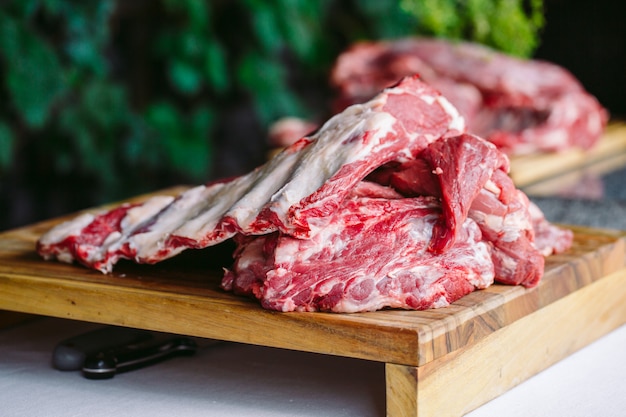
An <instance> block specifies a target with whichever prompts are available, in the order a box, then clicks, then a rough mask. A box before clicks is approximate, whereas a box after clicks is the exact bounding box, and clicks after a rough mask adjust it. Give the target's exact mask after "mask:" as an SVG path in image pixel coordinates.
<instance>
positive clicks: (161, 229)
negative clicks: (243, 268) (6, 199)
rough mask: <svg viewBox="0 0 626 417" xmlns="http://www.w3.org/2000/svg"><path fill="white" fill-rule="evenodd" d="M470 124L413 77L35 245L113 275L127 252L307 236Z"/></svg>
mask: <svg viewBox="0 0 626 417" xmlns="http://www.w3.org/2000/svg"><path fill="white" fill-rule="evenodd" d="M464 128H465V125H464V122H463V118H461V117H460V116H459V114H458V112H457V111H456V109H455V108H454V107H453V106H452V105H451V104H450V103H449V102H448V101H447V100H446V99H445V98H443V97H442V96H441V95H440V94H439V92H438V91H436V90H435V89H433V88H432V87H430V86H429V85H427V84H425V83H423V82H422V81H421V80H420V79H419V78H418V77H416V76H413V77H407V78H405V79H403V80H402V81H401V82H399V83H398V84H397V85H395V86H394V87H392V88H389V89H386V90H385V91H383V92H382V93H381V94H379V95H377V96H376V97H374V98H373V99H372V100H370V101H368V102H366V103H364V104H358V105H353V106H350V107H348V108H347V109H345V110H344V111H343V112H342V113H340V114H337V115H336V116H334V117H333V118H331V119H330V120H329V121H328V122H326V123H325V124H324V125H323V126H322V127H321V128H320V129H319V130H318V131H317V132H315V133H314V134H312V135H311V136H308V137H304V138H302V139H301V140H299V141H298V142H296V143H294V144H293V145H291V146H290V147H288V148H287V149H285V150H284V151H283V152H281V153H280V154H278V155H276V156H275V157H274V158H272V159H271V160H270V161H269V162H268V163H266V164H265V165H263V166H262V167H259V168H258V169H256V170H254V171H252V172H250V173H249V174H247V175H244V176H241V177H238V178H235V179H233V180H230V181H227V182H219V183H215V184H211V185H207V186H198V187H195V188H193V189H190V190H188V191H186V192H184V193H182V194H181V195H179V196H177V197H176V198H170V197H157V198H154V199H152V200H150V201H149V202H148V203H145V204H142V205H136V206H123V207H120V208H119V209H117V211H116V213H115V215H113V214H110V213H107V214H102V215H98V216H93V215H85V216H81V217H79V218H77V219H75V220H73V221H70V222H69V223H67V224H63V225H60V226H58V227H57V228H54V229H52V230H51V231H49V232H48V233H46V234H45V235H44V236H42V237H41V239H40V240H39V242H38V251H39V253H40V254H41V255H42V256H43V257H45V258H48V259H50V258H58V259H60V260H64V261H72V260H76V261H78V262H81V263H83V264H84V265H87V266H89V267H92V268H95V269H98V270H100V271H102V272H110V271H111V269H112V268H113V265H114V264H115V263H116V262H117V261H118V260H119V259H120V258H127V259H132V260H134V261H136V262H140V263H154V262H158V261H161V260H163V259H166V258H168V257H171V256H174V255H176V254H178V253H179V252H180V251H182V250H184V249H187V248H202V247H206V246H209V245H213V244H216V243H219V242H221V241H223V240H225V239H228V238H230V237H232V236H233V235H235V234H236V233H243V234H252V235H259V234H266V233H270V232H273V231H276V230H280V231H281V232H283V233H286V234H289V235H291V236H294V237H298V238H306V237H308V235H309V233H310V232H311V230H312V229H315V228H316V227H322V226H323V225H324V223H325V222H326V221H327V219H328V217H329V215H330V214H332V213H333V212H334V211H335V210H336V209H337V207H339V205H340V204H341V203H342V201H343V199H344V197H345V195H346V194H347V193H348V192H349V191H350V190H351V189H352V188H353V187H354V186H355V185H356V184H357V183H358V182H359V181H361V180H362V179H363V178H364V177H365V176H367V175H368V174H369V173H370V172H372V171H373V170H374V169H376V168H377V167H379V166H381V165H383V164H386V163H389V162H393V161H397V162H403V161H407V160H410V159H412V158H413V157H415V155H416V154H417V153H419V152H420V151H421V150H422V149H424V148H425V147H426V146H427V145H428V144H429V143H431V142H433V141H435V140H438V139H439V138H441V137H447V136H452V135H455V134H458V133H460V132H462V131H463V130H464Z"/></svg>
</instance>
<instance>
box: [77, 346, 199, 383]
mask: <svg viewBox="0 0 626 417" xmlns="http://www.w3.org/2000/svg"><path fill="white" fill-rule="evenodd" d="M197 349H198V347H197V345H196V343H195V342H194V341H193V340H192V339H190V338H187V337H181V336H169V337H166V338H156V339H155V340H149V341H147V342H143V343H137V344H132V345H127V346H124V347H121V348H117V349H111V350H105V351H100V352H98V353H96V354H93V355H90V356H88V357H87V358H86V359H85V363H84V365H83V376H85V378H88V379H109V378H113V377H114V376H115V374H117V373H120V372H126V371H130V370H133V369H138V368H142V367H144V366H148V365H152V364H155V363H158V362H161V361H163V360H165V359H168V358H171V357H173V356H179V355H183V356H190V355H193V354H194V353H195V352H196V351H197Z"/></svg>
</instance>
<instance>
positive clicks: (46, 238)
mask: <svg viewBox="0 0 626 417" xmlns="http://www.w3.org/2000/svg"><path fill="white" fill-rule="evenodd" d="M94 218H95V215H94V214H91V213H85V214H82V215H80V216H78V217H76V218H74V219H72V220H69V221H66V222H63V223H61V224H59V225H57V226H55V227H53V228H52V229H50V230H49V231H48V232H47V233H45V234H44V235H43V236H41V238H40V240H39V241H40V243H41V244H42V245H53V244H55V243H58V242H61V241H63V240H65V239H66V238H68V237H69V236H74V235H79V234H80V232H81V231H82V230H83V229H84V228H85V227H87V226H88V225H89V223H91V222H92V221H93V219H94Z"/></svg>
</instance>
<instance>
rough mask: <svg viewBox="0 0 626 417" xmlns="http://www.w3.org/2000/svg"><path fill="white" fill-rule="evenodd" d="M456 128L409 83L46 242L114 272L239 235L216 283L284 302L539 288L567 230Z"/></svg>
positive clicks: (424, 88) (302, 304) (347, 304)
mask: <svg viewBox="0 0 626 417" xmlns="http://www.w3.org/2000/svg"><path fill="white" fill-rule="evenodd" d="M463 129H464V124H463V119H462V118H461V117H460V116H459V114H458V112H457V111H456V110H455V108H454V107H453V106H452V105H451V104H450V103H449V102H448V101H446V99H444V98H443V97H442V96H441V95H439V93H438V92H437V91H436V90H434V89H433V88H432V87H430V86H429V85H427V84H425V83H423V82H422V81H421V80H420V79H419V78H418V77H417V76H412V77H408V78H405V79H403V80H402V81H401V82H400V83H399V84H397V85H396V86H394V87H391V88H389V89H386V90H385V91H383V92H382V93H381V94H379V95H378V96H376V97H375V98H374V99H372V100H370V101H368V102H366V103H364V104H356V105H353V106H350V107H348V108H347V109H345V110H344V111H343V112H342V113H340V114H338V115H336V116H335V117H333V118H331V119H330V120H329V121H328V122H327V123H325V124H324V125H323V126H322V127H321V128H320V129H319V130H318V131H317V132H316V133H314V134H311V135H310V136H305V137H303V138H302V139H300V140H299V141H297V142H295V143H294V144H292V145H291V146H289V147H288V148H286V149H285V150H284V151H283V152H281V153H279V154H278V155H276V156H275V157H274V158H272V159H271V160H270V161H268V163H267V164H265V165H264V166H262V167H259V168H258V169H256V170H254V171H252V172H250V173H249V174H247V175H244V176H241V177H237V178H234V179H230V180H225V181H220V182H216V183H213V184H207V185H202V186H198V187H194V188H191V189H189V190H187V191H185V192H183V193H181V194H180V195H178V196H176V197H169V196H157V197H153V198H151V199H149V200H147V201H146V202H145V203H142V204H123V205H120V206H118V207H115V208H113V209H111V210H109V211H106V212H104V213H100V214H95V215H94V214H85V215H82V216H78V217H77V218H75V219H74V220H71V221H69V222H66V223H63V224H61V225H59V226H57V227H55V228H53V229H52V230H50V231H49V232H48V233H46V234H45V235H43V236H42V237H41V238H40V240H39V241H38V251H39V253H40V254H41V255H42V256H43V257H44V258H47V259H50V258H57V259H59V260H62V261H66V262H72V261H78V262H81V263H83V264H85V265H87V266H89V267H92V268H95V269H98V270H100V271H102V272H105V273H106V272H110V271H111V269H112V268H113V265H114V264H115V263H116V262H117V261H118V260H119V259H121V258H127V259H132V260H134V261H136V262H140V263H154V262H158V261H160V260H163V259H166V258H168V257H171V256H174V255H175V254H177V253H179V252H180V251H182V250H185V249H188V248H203V247H206V246H210V245H215V244H217V243H219V242H222V241H223V240H225V239H229V238H233V239H234V240H235V242H236V243H237V249H236V251H235V254H234V257H235V262H234V265H233V267H232V268H231V269H230V270H228V271H226V272H225V275H224V278H223V280H222V286H223V288H224V289H226V290H232V291H234V292H236V293H238V294H244V295H248V296H252V297H255V298H257V299H259V301H260V302H261V304H262V305H263V306H264V307H265V308H268V309H274V310H279V311H294V310H298V311H317V310H323V311H333V312H356V311H371V310H378V309H381V308H387V307H391V308H405V309H426V308H436V307H443V306H446V305H448V304H449V303H451V302H454V301H455V300H457V299H459V298H460V297H462V296H464V295H466V294H468V293H469V292H471V291H474V290H475V289H480V288H486V287H488V286H489V285H491V283H492V282H493V281H494V279H495V280H497V281H499V282H505V283H511V284H521V285H524V286H527V287H532V286H534V285H537V283H538V282H539V279H540V278H541V275H542V273H543V261H544V259H543V253H548V252H552V251H562V250H566V249H567V248H568V247H569V245H570V244H571V234H570V235H569V237H570V240H569V242H568V240H567V239H568V235H567V233H566V232H562V231H560V229H557V228H555V227H553V226H552V225H550V224H549V223H548V222H547V221H546V220H545V218H543V217H542V215H541V212H540V211H539V209H538V208H537V207H531V206H530V205H529V204H530V203H529V201H528V199H527V198H526V196H525V195H524V194H523V193H522V192H521V191H519V190H517V189H516V188H515V186H514V185H513V183H512V181H511V180H510V178H509V177H508V175H507V170H508V167H509V164H508V162H509V161H508V158H507V156H506V155H505V154H503V153H502V152H501V151H499V150H498V149H497V148H496V146H495V145H494V144H492V143H489V142H487V141H485V140H483V139H481V138H479V137H477V136H474V135H470V134H464V133H462V131H463ZM534 227H537V228H538V230H540V232H541V233H542V235H541V236H542V242H543V243H542V244H543V245H544V246H543V247H538V246H537V245H536V244H535V241H534V237H535V229H534ZM555 241H556V242H558V244H554V243H550V242H555ZM550 245H552V246H550Z"/></svg>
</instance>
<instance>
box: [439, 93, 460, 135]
mask: <svg viewBox="0 0 626 417" xmlns="http://www.w3.org/2000/svg"><path fill="white" fill-rule="evenodd" d="M437 102H438V103H439V104H440V105H441V107H443V109H444V110H445V111H446V113H448V115H450V117H452V123H450V126H449V128H448V129H449V130H451V131H455V130H456V131H457V132H458V133H463V132H465V129H466V126H465V118H463V116H461V114H460V113H459V111H458V110H457V108H456V107H454V105H452V103H450V102H449V101H448V99H447V98H445V97H444V96H439V97H437Z"/></svg>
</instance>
